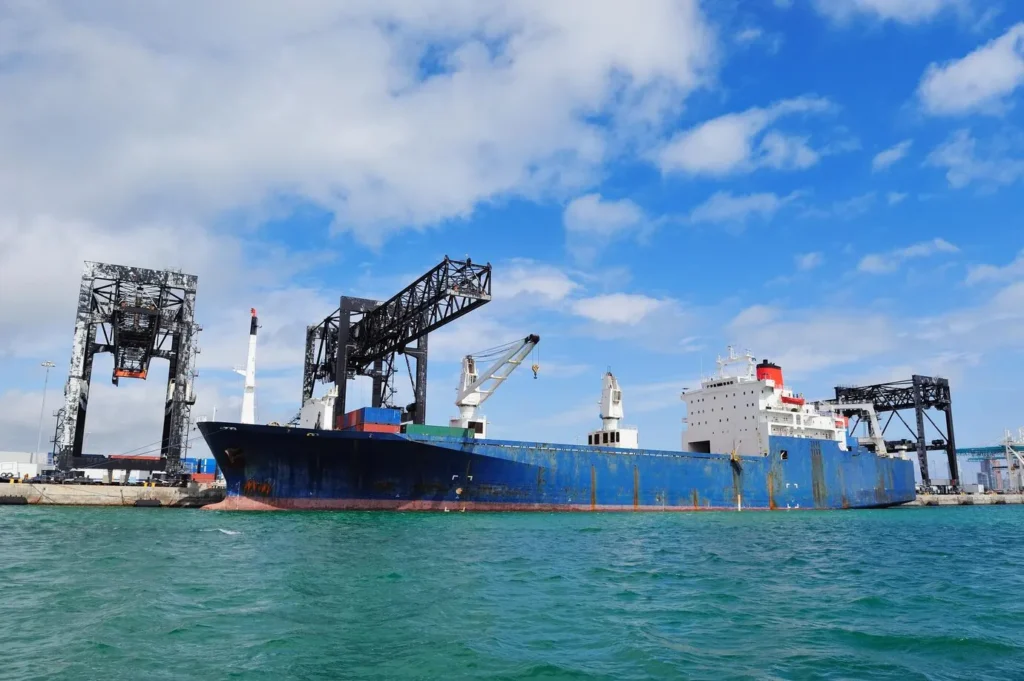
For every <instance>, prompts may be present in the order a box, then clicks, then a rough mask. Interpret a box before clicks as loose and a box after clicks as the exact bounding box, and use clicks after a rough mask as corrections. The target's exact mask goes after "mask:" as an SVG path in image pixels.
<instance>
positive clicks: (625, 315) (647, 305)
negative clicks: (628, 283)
mask: <svg viewBox="0 0 1024 681" xmlns="http://www.w3.org/2000/svg"><path fill="white" fill-rule="evenodd" d="M663 304H664V301H661V300H658V299H657V298H650V297H648V296H644V295H639V294H630V293H611V294H608V295H603V296H594V297H592V298H582V299H580V300H577V301H574V302H573V304H572V311H573V312H574V313H575V314H577V315H579V316H580V317H585V318H586V319H589V320H591V321H594V322H598V323H602V324H626V325H630V326H632V325H636V324H638V323H639V322H641V321H642V320H643V319H644V318H645V317H647V316H648V315H649V314H651V313H652V312H654V311H655V310H657V309H658V308H659V307H661V306H662V305H663Z"/></svg>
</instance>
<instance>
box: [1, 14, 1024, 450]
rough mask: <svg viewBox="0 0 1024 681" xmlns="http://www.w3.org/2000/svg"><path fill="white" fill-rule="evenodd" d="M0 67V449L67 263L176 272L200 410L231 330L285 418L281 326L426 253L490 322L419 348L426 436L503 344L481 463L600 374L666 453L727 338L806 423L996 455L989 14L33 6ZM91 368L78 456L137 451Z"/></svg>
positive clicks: (593, 386)
mask: <svg viewBox="0 0 1024 681" xmlns="http://www.w3.org/2000/svg"><path fill="white" fill-rule="evenodd" d="M0 38H2V39H0V98H2V99H3V100H4V101H6V102H18V106H13V107H12V106H6V107H3V109H2V110H0V193H2V194H3V196H4V197H5V200H4V202H3V205H2V206H0V448H3V449H29V448H32V447H33V446H34V443H35V438H36V432H37V425H38V418H39V409H40V403H41V397H42V372H41V369H40V368H39V366H38V365H39V362H41V361H44V360H53V361H54V362H56V363H57V365H58V368H57V369H56V370H54V371H53V372H52V373H51V382H50V388H51V390H50V391H49V393H48V400H49V402H48V406H47V410H46V411H47V412H49V411H51V410H52V409H53V408H56V406H57V402H58V400H59V395H60V386H61V384H62V383H63V380H64V374H65V371H66V367H67V361H68V356H69V353H70V342H71V329H72V323H73V322H72V320H73V316H74V305H75V298H76V292H77V281H78V276H79V272H80V268H81V262H82V260H84V259H86V258H88V259H95V260H100V261H106V262H116V263H123V264H132V265H139V266H149V267H179V268H182V269H184V270H186V271H189V272H193V273H196V274H198V275H199V277H200V284H199V288H200V294H199V304H198V310H197V313H198V317H199V321H200V322H201V323H202V324H203V326H204V331H203V333H202V336H201V339H202V346H203V353H202V354H201V355H200V358H199V369H200V377H199V380H198V383H197V391H198V393H199V397H200V402H199V404H198V405H197V407H196V413H197V414H199V415H210V414H212V411H213V409H214V407H216V408H218V410H220V411H219V413H220V414H221V415H225V414H227V415H233V414H234V413H235V412H236V411H237V409H238V407H239V402H240V394H241V383H240V379H239V377H237V376H236V375H235V374H233V373H231V369H232V368H233V367H234V366H236V365H239V364H241V363H242V362H243V361H244V356H245V343H246V330H247V328H248V325H247V322H246V317H247V315H248V309H249V308H250V307H253V306H254V307H256V308H257V309H259V310H260V316H261V322H262V324H263V328H262V330H261V340H260V347H259V362H260V369H259V378H258V406H259V416H260V418H261V420H272V419H278V420H280V419H286V418H288V417H290V416H291V415H292V414H294V412H295V411H296V410H297V407H298V403H297V402H298V398H299V392H300V387H299V386H300V381H301V361H302V337H303V330H304V327H305V325H306V324H308V323H311V322H314V321H316V320H318V319H319V318H322V317H323V316H324V315H326V314H327V313H328V312H330V311H331V309H333V308H334V307H335V306H336V305H337V297H338V296H339V295H341V294H342V293H345V294H349V295H359V296H370V297H374V296H377V297H387V296H390V295H391V294H392V293H393V292H395V291H397V290H398V289H399V288H401V287H402V286H404V285H405V284H406V283H408V282H409V281H411V280H412V279H413V278H415V277H416V276H417V275H418V274H420V273H421V272H422V271H425V270H426V269H428V268H430V267H431V266H433V265H434V264H435V263H436V262H437V261H439V260H440V259H441V258H442V257H443V256H444V255H446V254H447V255H450V256H453V257H463V256H466V255H469V256H471V257H472V258H473V259H475V260H479V261H489V262H491V263H492V264H493V266H494V292H495V300H494V301H493V302H491V303H490V304H489V305H487V306H486V307H484V308H483V309H481V310H480V311H478V312H476V313H474V314H472V315H470V316H468V317H466V318H464V319H463V320H460V321H459V322H457V323H455V324H453V325H451V326H449V327H448V328H446V329H444V330H443V331H441V332H438V333H437V334H435V336H434V337H433V338H432V348H433V350H434V352H433V356H432V364H431V370H430V386H431V387H430V406H429V418H430V420H431V421H433V422H446V421H447V419H448V418H449V417H450V416H452V415H454V413H455V407H454V405H453V404H452V401H453V399H454V387H455V384H456V379H457V374H458V360H459V358H460V357H461V355H463V354H465V353H467V352H472V351H474V350H480V349H483V348H487V347H490V346H493V345H495V344H497V343H500V342H504V341H508V340H512V339H515V338H518V337H522V336H525V335H526V334H528V333H537V334H539V335H540V336H541V337H542V339H543V340H542V342H541V345H540V347H539V356H540V363H541V367H542V368H541V371H540V377H539V378H538V379H537V380H534V379H533V378H532V377H531V376H530V374H529V372H528V371H523V372H522V373H521V374H517V375H515V376H514V377H513V379H510V381H509V382H508V383H507V384H506V385H505V386H503V387H502V389H501V392H499V393H498V394H496V396H495V397H494V398H493V399H492V400H490V401H489V402H488V403H487V404H486V407H485V409H484V412H485V413H487V415H488V416H489V417H490V418H491V420H492V422H493V424H494V425H493V431H492V432H493V434H494V435H495V436H503V437H522V438H529V439H532V438H538V439H553V440H560V441H570V442H571V441H575V440H576V438H579V437H585V435H586V432H587V430H588V429H590V428H592V427H594V426H595V425H596V423H597V407H596V402H597V399H598V397H599V394H598V393H599V390H600V380H601V375H602V373H603V372H604V371H605V370H606V369H608V368H611V369H612V370H613V371H614V372H615V373H616V374H617V375H618V377H619V379H620V382H621V383H622V386H623V389H624V393H625V398H626V414H627V419H626V420H627V421H628V422H630V423H632V424H635V425H637V426H638V427H640V429H641V443H642V444H643V445H644V446H651V447H662V448H676V447H678V446H679V436H680V428H681V425H680V421H679V419H680V418H681V416H682V415H683V407H682V404H681V402H680V401H679V392H680V390H681V389H682V388H684V387H687V386H693V385H694V384H695V382H696V381H697V380H698V378H699V375H700V371H701V367H702V366H703V367H704V368H706V369H707V368H710V367H711V366H713V361H714V357H715V355H716V354H717V353H720V352H724V348H725V345H726V344H727V343H733V344H735V345H736V346H737V347H738V348H740V349H750V350H751V351H752V352H753V353H754V354H756V355H757V356H759V357H770V358H773V359H776V360H777V361H779V362H780V363H782V364H783V366H784V369H785V370H786V372H787V376H788V378H789V380H790V382H791V383H792V384H793V385H794V387H796V388H798V389H800V390H802V391H803V392H804V393H805V394H806V395H808V396H813V397H826V396H829V395H830V394H831V388H832V386H834V385H836V384H851V383H862V382H868V381H871V382H874V381H882V380H892V379H901V378H907V377H909V376H910V375H911V374H912V373H923V374H938V375H943V376H947V377H949V378H950V380H951V381H952V383H953V387H954V400H955V413H956V417H957V421H956V427H957V435H958V440H959V441H960V442H961V443H963V444H974V445H983V444H990V443H994V442H996V441H997V440H998V439H999V438H1000V437H1001V435H1002V432H1003V429H1005V428H1014V429H1016V428H1017V427H1019V426H1021V425H1024V413H1022V404H1024V388H1022V387H1021V386H1022V385H1024V381H1022V379H1024V375H1022V370H1021V368H1020V367H1021V366H1022V362H1021V359H1022V357H1021V347H1022V340H1024V228H1022V225H1021V219H1020V217H1019V216H1020V214H1021V209H1022V205H1021V198H1020V183H1021V180H1022V179H1024V128H1022V119H1021V113H1020V112H1021V107H1022V105H1024V102H1022V99H1024V7H1021V6H1019V5H1018V4H1016V3H1010V2H980V1H978V0H830V1H829V2H824V1H820V2H819V1H817V0H790V1H783V0H775V1H774V2H769V1H767V0H765V1H757V2H754V1H746V2H744V1H740V0H735V1H732V2H721V3H696V2H685V1H681V2H670V1H667V0H666V1H664V2H662V1H655V0H651V1H650V2H646V3H644V4H643V5H639V6H636V7H626V5H624V4H622V3H616V2H607V3H600V2H591V3H584V2H564V3H556V4H554V6H552V3H543V2H539V1H538V2H534V1H532V0H524V1H522V2H508V3H503V2H486V3H474V2H440V1H436V2H435V1H430V2H419V3H407V2H404V3H403V2H397V1H396V2H348V3H334V2H326V1H324V2H309V3H305V4H304V5H303V6H302V9H301V10H297V9H295V8H289V6H288V5H287V3H277V2H269V1H268V2H255V3H254V2H241V1H240V0H239V1H238V2H234V1H229V2H223V3H219V4H218V6H217V8H216V10H211V9H210V8H209V7H207V6H206V4H205V3H199V2H179V3H173V4H168V5H159V6H156V5H153V6H146V7H145V9H143V6H141V5H137V4H134V3H132V4H125V3H121V2H115V1H113V0H109V1H103V2H95V3H90V4H89V5H88V6H83V5H80V4H77V3H70V2H68V3H65V2H58V1H53V2H44V3H32V4H20V5H13V6H10V5H8V6H6V8H4V9H0ZM109 371H110V362H109V359H104V360H101V361H99V362H98V364H97V367H96V370H95V374H94V380H93V385H94V392H93V399H92V411H91V413H90V416H89V426H87V431H88V432H89V433H90V435H89V439H88V440H87V444H88V445H89V448H90V449H97V450H99V451H123V450H126V449H130V448H135V447H140V446H144V445H146V444H147V443H149V442H152V441H155V440H157V439H158V438H159V420H160V406H159V404H160V395H161V393H162V390H163V387H162V385H160V383H158V382H157V381H153V380H151V381H149V382H147V383H136V384H130V385H122V386H121V387H120V388H117V389H114V388H113V387H112V386H110V384H109V380H108V377H109ZM162 372H163V369H162V368H160V369H159V370H158V371H156V374H157V376H161V375H162ZM405 384H406V382H405V381H404V379H402V381H401V382H400V385H403V386H404V385H405ZM365 392H366V391H365V389H364V388H361V387H358V386H357V387H356V388H354V389H353V394H354V395H355V396H356V401H358V400H359V399H360V396H362V395H365ZM46 428H47V430H51V428H52V426H51V423H50V420H49V417H48V416H47V426H46ZM199 449H200V447H197V451H198V450H199Z"/></svg>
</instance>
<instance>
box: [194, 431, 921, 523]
mask: <svg viewBox="0 0 1024 681" xmlns="http://www.w3.org/2000/svg"><path fill="white" fill-rule="evenodd" d="M199 429H200V431H201V432H202V434H203V437H204V438H205V439H206V442H207V444H208V445H209V447H210V450H211V452H212V453H213V455H214V457H215V458H216V459H217V463H218V465H219V467H220V469H221V470H222V471H223V473H224V478H225V480H226V482H227V496H226V498H225V500H224V501H223V502H221V503H220V504H217V505H216V506H214V507H212V508H216V509H222V510H279V509H305V510H313V509H393V510H440V511H444V510H448V511H463V510H493V511H526V510H531V511H687V510H725V509H729V510H737V509H752V510H756V509H764V510H769V509H839V508H876V507H885V506H893V505H897V504H902V503H906V502H908V501H912V500H913V499H914V469H913V464H912V463H911V462H910V461H908V460H904V459H899V458H888V457H880V456H876V455H875V454H874V453H872V452H870V451H869V450H866V449H864V448H862V447H859V446H851V448H850V451H843V450H841V449H839V447H838V445H837V444H836V443H834V442H828V441H818V440H808V439H803V438H789V437H779V438H773V439H772V440H771V447H770V453H769V454H768V455H767V456H760V457H737V458H733V457H731V456H729V455H727V454H701V453H691V452H668V451H655V450H644V449H641V450H627V449H610V448H597V447H588V446H577V445H559V444H546V443H530V442H515V441H502V440H474V439H462V438H442V437H430V436H421V435H404V434H378V433H359V432H340V431H323V430H306V429H302V428H288V427H283V426H257V425H243V424H233V423H218V422H205V423H200V424H199Z"/></svg>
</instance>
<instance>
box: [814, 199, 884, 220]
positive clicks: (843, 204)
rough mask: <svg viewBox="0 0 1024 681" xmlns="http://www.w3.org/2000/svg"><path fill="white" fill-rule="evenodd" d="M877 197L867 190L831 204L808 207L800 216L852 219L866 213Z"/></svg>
mask: <svg viewBox="0 0 1024 681" xmlns="http://www.w3.org/2000/svg"><path fill="white" fill-rule="evenodd" d="M876 198H877V196H876V194H875V192H867V193H866V194H860V195H858V196H851V197H850V198H848V199H842V200H839V201H834V202H832V204H831V205H828V206H825V207H823V208H822V207H810V208H808V209H806V210H805V211H803V213H802V214H801V217H804V218H816V219H825V218H839V219H840V220H853V219H854V218H857V217H860V216H861V215H864V214H865V213H867V212H868V211H869V210H871V208H872V207H873V206H874V205H875V199H876Z"/></svg>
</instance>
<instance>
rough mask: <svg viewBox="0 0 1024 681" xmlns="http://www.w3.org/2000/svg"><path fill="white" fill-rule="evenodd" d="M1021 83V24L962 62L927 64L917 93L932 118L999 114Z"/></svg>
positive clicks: (1023, 57) (1023, 44) (1023, 66)
mask: <svg viewBox="0 0 1024 681" xmlns="http://www.w3.org/2000/svg"><path fill="white" fill-rule="evenodd" d="M1022 84H1024V23H1018V24H1016V25H1014V26H1013V27H1011V28H1010V29H1009V30H1007V31H1006V33H1004V34H1003V35H1001V36H999V37H998V38H996V39H994V40H992V41H990V42H988V43H986V44H985V45H982V46H981V47H979V48H978V49H976V50H974V51H973V52H971V53H970V54H968V55H967V56H966V57H964V58H962V59H954V60H952V61H948V62H946V63H944V64H931V65H930V66H929V67H928V69H927V70H926V71H925V73H924V76H923V77H922V78H921V84H920V85H919V86H918V89H917V93H918V97H919V98H920V100H921V104H922V106H923V107H924V110H925V111H926V112H928V113H930V114H932V115H936V116H960V115H964V114H969V113H976V112H985V113H1002V112H1004V111H1006V109H1007V108H1008V106H1009V103H1008V101H1007V99H1008V97H1009V95H1010V94H1012V93H1013V92H1014V91H1015V90H1017V88H1019V87H1020V86H1021V85H1022Z"/></svg>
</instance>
